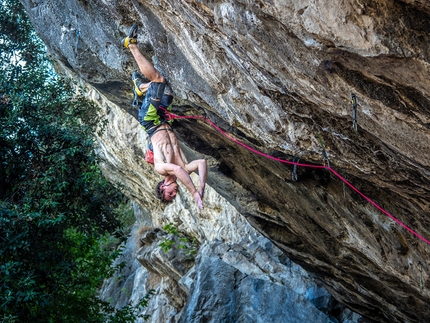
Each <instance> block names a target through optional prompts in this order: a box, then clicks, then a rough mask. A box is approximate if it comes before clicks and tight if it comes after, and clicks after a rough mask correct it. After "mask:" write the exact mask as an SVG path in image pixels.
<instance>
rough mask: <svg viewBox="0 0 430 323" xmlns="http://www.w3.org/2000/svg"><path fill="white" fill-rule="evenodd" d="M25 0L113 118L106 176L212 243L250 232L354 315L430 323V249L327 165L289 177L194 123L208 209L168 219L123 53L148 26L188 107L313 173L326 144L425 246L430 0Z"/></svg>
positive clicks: (150, 46)
mask: <svg viewBox="0 0 430 323" xmlns="http://www.w3.org/2000/svg"><path fill="white" fill-rule="evenodd" d="M21 1H22V3H23V4H24V5H25V7H26V9H27V11H28V13H29V15H30V17H31V19H32V22H33V24H34V26H35V28H36V30H37V31H38V33H39V35H40V37H41V38H42V39H43V40H44V41H45V43H46V44H47V47H48V50H49V51H50V53H51V55H52V57H53V59H54V60H55V61H56V62H57V65H58V68H59V70H60V69H61V70H63V71H65V72H66V73H70V75H72V76H73V77H74V78H76V79H77V80H78V81H79V82H82V84H84V85H85V86H86V87H87V88H88V89H89V91H88V95H89V96H90V97H92V98H93V99H94V100H95V102H97V103H98V104H100V106H101V107H102V108H103V111H104V112H103V113H104V114H105V116H106V118H107V120H108V121H109V122H108V127H107V131H106V133H105V134H104V135H103V136H102V137H100V138H99V145H98V147H97V148H96V149H97V152H98V154H99V155H100V156H101V158H102V160H103V162H102V166H103V168H104V171H105V174H106V176H107V177H109V178H110V179H111V180H112V181H113V182H114V183H117V184H118V185H121V187H123V189H124V191H125V192H126V193H127V194H128V196H130V198H131V199H132V200H133V201H135V203H136V204H138V205H139V208H140V209H142V210H143V212H144V214H145V218H147V220H146V221H147V222H148V223H149V224H150V225H151V226H152V227H154V228H156V227H158V228H160V227H162V226H163V225H165V224H166V223H168V222H173V223H175V224H176V225H178V226H179V227H180V228H181V230H182V231H184V232H186V233H187V234H189V235H190V236H193V237H196V238H197V239H198V240H199V241H200V243H202V244H205V243H208V244H211V243H212V242H213V241H216V240H217V239H219V238H220V236H221V235H223V239H225V243H228V244H231V243H237V242H238V241H241V240H240V239H237V237H238V236H241V234H242V233H243V229H241V228H242V225H243V223H245V222H247V223H249V224H251V225H252V227H253V228H255V229H256V230H257V231H258V232H260V233H261V234H262V235H263V236H264V237H266V238H268V239H269V240H270V241H272V243H273V244H275V245H276V246H277V247H278V248H279V249H280V250H281V251H282V252H283V253H284V254H285V255H288V256H289V257H290V258H291V259H292V260H293V261H294V262H295V263H297V264H300V265H301V266H302V267H303V268H304V269H305V270H307V271H308V272H309V273H311V274H312V276H313V277H315V279H317V280H318V282H319V283H320V284H322V285H323V286H324V287H325V288H326V289H327V290H328V291H329V292H330V293H331V294H332V295H333V296H334V297H335V298H336V299H337V300H338V301H340V302H341V303H343V304H344V305H346V306H348V307H349V308H350V309H352V310H353V311H355V312H357V313H360V314H361V315H363V316H364V317H366V318H368V319H372V320H375V321H377V322H420V323H421V322H426V321H428V318H429V317H430V309H429V307H428V306H427V305H428V303H429V300H430V292H429V288H430V281H429V274H428V273H429V267H430V263H429V259H430V258H429V253H430V249H429V245H428V244H427V243H426V242H424V241H422V240H420V239H419V238H417V237H416V236H414V235H413V234H411V232H409V231H408V230H406V229H404V228H403V227H401V226H400V225H398V223H396V222H395V221H393V220H392V219H390V218H389V217H387V216H386V215H385V214H383V213H381V212H380V211H378V210H377V209H375V208H374V207H373V206H372V205H370V204H369V203H367V202H366V201H365V200H363V199H362V198H361V197H360V196H358V195H357V194H356V193H355V192H353V191H351V190H349V188H348V187H345V186H344V185H343V184H342V182H341V181H340V180H339V179H338V178H337V177H335V176H334V175H333V173H330V172H328V171H326V170H320V169H308V168H301V167H299V168H298V178H299V180H298V181H292V180H291V178H292V177H291V175H292V174H291V172H292V167H291V166H287V165H284V164H281V163H278V162H275V161H271V160H267V159H265V158H263V157H260V156H258V155H256V154H254V153H251V152H249V151H248V150H245V149H243V148H242V147H239V146H238V145H237V144H235V143H233V142H232V141H230V140H229V139H228V138H226V137H225V136H223V135H221V134H220V133H219V132H217V131H216V130H214V129H213V128H211V127H210V126H209V125H207V124H205V123H202V122H195V121H186V120H183V121H180V122H175V123H176V125H175V132H176V133H177V135H178V137H179V138H180V139H181V141H182V143H183V147H184V149H185V150H186V152H187V154H188V156H189V157H193V156H198V157H205V158H207V159H208V160H209V165H210V174H209V179H208V182H209V185H210V186H211V187H212V189H213V190H214V191H216V192H217V194H215V195H214V196H213V197H211V198H209V196H207V197H206V199H205V204H206V210H205V211H204V212H203V213H202V214H199V213H198V211H197V210H196V209H195V207H194V205H193V202H192V200H190V197H189V196H188V194H187V193H186V191H185V190H183V189H181V196H180V199H178V200H177V201H176V202H175V204H174V205H172V206H169V207H168V210H167V211H166V210H164V207H163V206H162V205H161V204H159V203H158V202H156V201H155V200H154V197H153V193H152V190H153V186H154V185H155V183H156V182H157V181H158V180H159V176H158V175H156V174H155V173H154V172H153V170H152V168H151V166H149V165H148V164H146V163H145V162H144V161H143V156H144V152H145V150H146V142H147V138H146V134H145V133H144V132H143V131H142V130H141V129H140V128H139V125H138V123H137V121H136V115H137V110H136V108H135V107H133V106H132V105H131V104H130V102H131V99H132V92H131V81H130V74H131V72H132V71H133V70H134V69H136V65H135V64H134V62H133V60H132V58H131V55H130V53H129V52H128V51H127V50H123V49H122V48H121V45H120V43H119V42H120V40H121V39H122V38H123V37H125V34H126V32H127V30H128V29H129V27H130V26H131V25H132V23H134V22H138V24H139V26H140V31H139V46H140V48H141V50H142V51H143V52H144V53H145V55H146V56H147V57H148V58H152V59H153V60H154V62H155V63H156V64H157V66H162V68H163V71H164V73H165V74H166V76H167V77H168V79H169V80H170V82H171V84H172V87H173V89H174V90H175V92H176V93H177V99H176V101H175V111H176V112H177V113H180V114H201V113H202V112H203V111H204V112H205V113H206V115H207V116H208V117H210V118H211V120H213V121H214V122H215V123H216V124H217V125H219V126H220V127H222V129H224V130H226V131H227V132H228V133H230V134H232V135H233V136H234V137H235V138H237V139H239V140H241V141H243V142H244V143H246V144H248V145H249V146H252V147H253V148H255V149H257V150H259V151H262V152H264V153H268V154H270V155H272V156H277V157H282V158H285V159H288V160H292V158H293V157H294V156H297V157H300V158H301V159H300V160H301V161H302V162H305V163H314V164H321V163H322V162H323V156H322V147H321V144H320V137H321V138H322V140H323V143H324V146H325V149H326V151H327V155H328V158H329V160H330V165H331V167H332V168H333V169H335V170H336V171H337V172H339V173H340V174H342V176H344V177H345V178H346V179H347V180H349V181H350V182H352V183H353V184H354V185H355V186H356V187H357V188H358V189H359V190H360V191H362V192H363V193H364V194H365V195H367V196H369V197H370V198H371V199H372V200H374V201H375V202H376V203H377V204H378V205H380V206H382V207H383V208H384V209H385V210H387V211H388V212H389V213H390V214H392V215H394V216H395V217H396V218H397V219H399V220H400V221H401V222H403V223H405V224H406V225H407V226H408V227H410V228H412V229H413V230H415V231H416V232H417V233H419V234H420V235H422V236H423V237H424V238H426V239H429V238H430V221H429V210H430V204H429V203H430V202H429V201H430V199H429V196H430V194H429V191H430V190H429V188H430V182H429V174H430V171H429V155H430V147H429V145H430V140H429V137H430V131H429V126H428V125H429V120H430V112H429V106H430V104H429V103H430V102H429V97H430V90H429V89H430V82H429V78H428V76H429V57H430V56H429V50H430V37H429V32H430V19H429V18H430V17H429V16H430V5H429V3H428V2H427V1H409V0H408V1H406V0H405V1H401V0H376V1H370V0H346V1H342V2H339V1H332V0H317V1H308V0H303V1H259V0H255V1H245V0H238V1H209V0H207V1H206V0H199V1H194V0H181V1H176V0H151V1H143V0H80V1H78V0H66V1H61V2H57V1H53V0H43V1H33V0H21ZM351 93H354V94H356V95H357V99H358V107H357V121H358V131H354V129H353V128H352V118H351V115H352V106H351V102H350V95H351ZM221 198H224V199H225V200H226V201H227V202H228V205H229V207H228V208H227V209H226V208H225V205H227V204H225V203H224V202H223V203H221V202H220V199H221ZM231 211H234V212H238V213H239V214H241V216H239V217H237V218H234V219H233V218H231V217H229V215H228V214H230V212H231ZM166 212H167V213H166ZM166 214H170V215H166ZM208 214H212V215H215V214H217V215H219V214H223V215H224V216H223V217H221V218H218V217H214V218H213V220H211V221H207V217H208V216H209V215H208ZM169 217H170V218H169ZM184 219H186V220H184ZM217 219H222V220H217ZM195 223H199V225H198V226H196V225H195ZM226 228H228V229H226ZM226 232H227V233H226ZM225 234H227V236H225ZM206 240H207V241H208V242H206ZM208 261H209V260H208ZM203 262H204V261H203ZM420 264H421V266H420ZM420 269H422V271H420ZM421 277H422V278H421ZM237 293H238V294H239V292H237ZM243 306H245V304H243ZM186 308H187V309H188V308H191V307H190V305H186Z"/></svg>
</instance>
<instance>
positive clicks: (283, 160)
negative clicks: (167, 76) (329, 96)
mask: <svg viewBox="0 0 430 323" xmlns="http://www.w3.org/2000/svg"><path fill="white" fill-rule="evenodd" d="M162 109H163V110H164V111H165V113H166V118H168V120H172V119H194V120H203V121H205V122H207V123H208V124H209V125H210V126H211V127H212V128H214V129H215V130H217V131H218V132H219V133H221V134H222V135H224V136H225V137H227V138H228V139H230V140H231V141H233V142H235V143H236V144H238V145H239V146H242V147H243V148H245V149H247V150H249V151H251V152H253V153H255V154H257V155H260V156H263V157H265V158H267V159H270V160H274V161H278V162H280V163H285V164H290V165H296V166H300V167H307V168H316V169H326V170H329V171H330V172H331V173H332V174H333V175H335V176H336V177H337V178H339V179H340V180H341V181H342V182H343V183H344V184H346V185H347V186H349V187H350V188H351V189H352V190H353V191H354V192H356V193H357V194H358V195H360V196H361V197H362V198H364V199H365V200H366V201H367V202H368V203H370V204H372V205H373V206H374V207H375V208H376V209H378V210H379V211H381V212H382V213H384V214H385V215H386V216H388V217H389V218H390V219H391V220H393V221H394V222H396V223H397V224H398V225H400V226H401V227H403V228H404V229H406V230H407V231H409V232H410V233H412V234H413V235H415V236H416V237H417V238H419V239H420V240H422V241H424V242H426V243H427V244H429V245H430V241H429V240H427V239H426V238H424V237H423V236H421V235H420V234H418V233H417V232H415V231H414V230H412V229H411V228H409V227H408V226H407V225H406V224H404V223H403V222H401V221H400V220H398V219H397V218H396V217H394V216H393V215H391V214H390V213H389V212H388V211H386V210H385V209H383V208H382V207H381V206H379V205H378V204H376V202H374V201H373V200H371V199H370V198H369V197H367V196H366V195H364V193H362V192H361V191H360V190H358V188H356V187H355V186H354V185H352V184H351V183H350V182H348V181H347V180H346V179H345V178H344V177H342V176H341V175H340V174H339V173H338V172H336V171H335V170H334V169H333V168H331V167H330V163H329V161H328V158H327V154H325V149H324V147H323V155H324V157H325V160H324V161H325V163H324V165H312V164H303V163H293V162H291V161H289V160H285V159H281V158H277V157H273V156H271V155H268V154H265V153H263V152H261V151H259V150H257V149H254V148H252V147H250V146H248V145H246V144H244V143H243V142H241V141H239V140H237V139H236V138H234V137H233V136H231V135H230V134H228V133H227V132H225V131H224V130H222V129H221V128H220V127H218V126H217V125H216V124H215V123H214V122H213V121H212V120H210V119H209V118H207V117H204V116H179V115H176V114H174V113H171V112H169V111H168V110H167V109H164V108H162ZM320 137H321V136H320ZM320 139H321V138H320ZM321 143H322V145H324V144H323V142H322V139H321ZM326 163H327V164H326Z"/></svg>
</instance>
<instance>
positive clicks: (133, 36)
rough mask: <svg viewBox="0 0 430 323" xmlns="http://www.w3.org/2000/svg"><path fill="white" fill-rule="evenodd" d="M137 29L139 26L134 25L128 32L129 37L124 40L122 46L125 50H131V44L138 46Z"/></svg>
mask: <svg viewBox="0 0 430 323" xmlns="http://www.w3.org/2000/svg"><path fill="white" fill-rule="evenodd" d="M137 28H138V27H137V25H136V24H134V25H133V26H132V27H131V28H130V30H129V31H128V36H127V37H125V38H124V39H123V40H122V45H123V46H124V47H125V48H129V47H128V46H129V45H130V44H136V45H137Z"/></svg>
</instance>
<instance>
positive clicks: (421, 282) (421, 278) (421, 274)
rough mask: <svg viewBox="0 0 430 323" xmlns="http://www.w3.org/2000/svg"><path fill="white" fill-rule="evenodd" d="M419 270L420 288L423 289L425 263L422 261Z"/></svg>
mask: <svg viewBox="0 0 430 323" xmlns="http://www.w3.org/2000/svg"><path fill="white" fill-rule="evenodd" d="M418 270H419V271H420V288H421V289H423V287H424V286H423V265H422V264H421V261H419V262H418Z"/></svg>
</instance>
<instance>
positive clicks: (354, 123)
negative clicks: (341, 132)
mask: <svg viewBox="0 0 430 323" xmlns="http://www.w3.org/2000/svg"><path fill="white" fill-rule="evenodd" d="M351 103H352V128H353V129H354V130H355V131H358V124H357V97H356V96H355V94H354V93H351Z"/></svg>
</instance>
